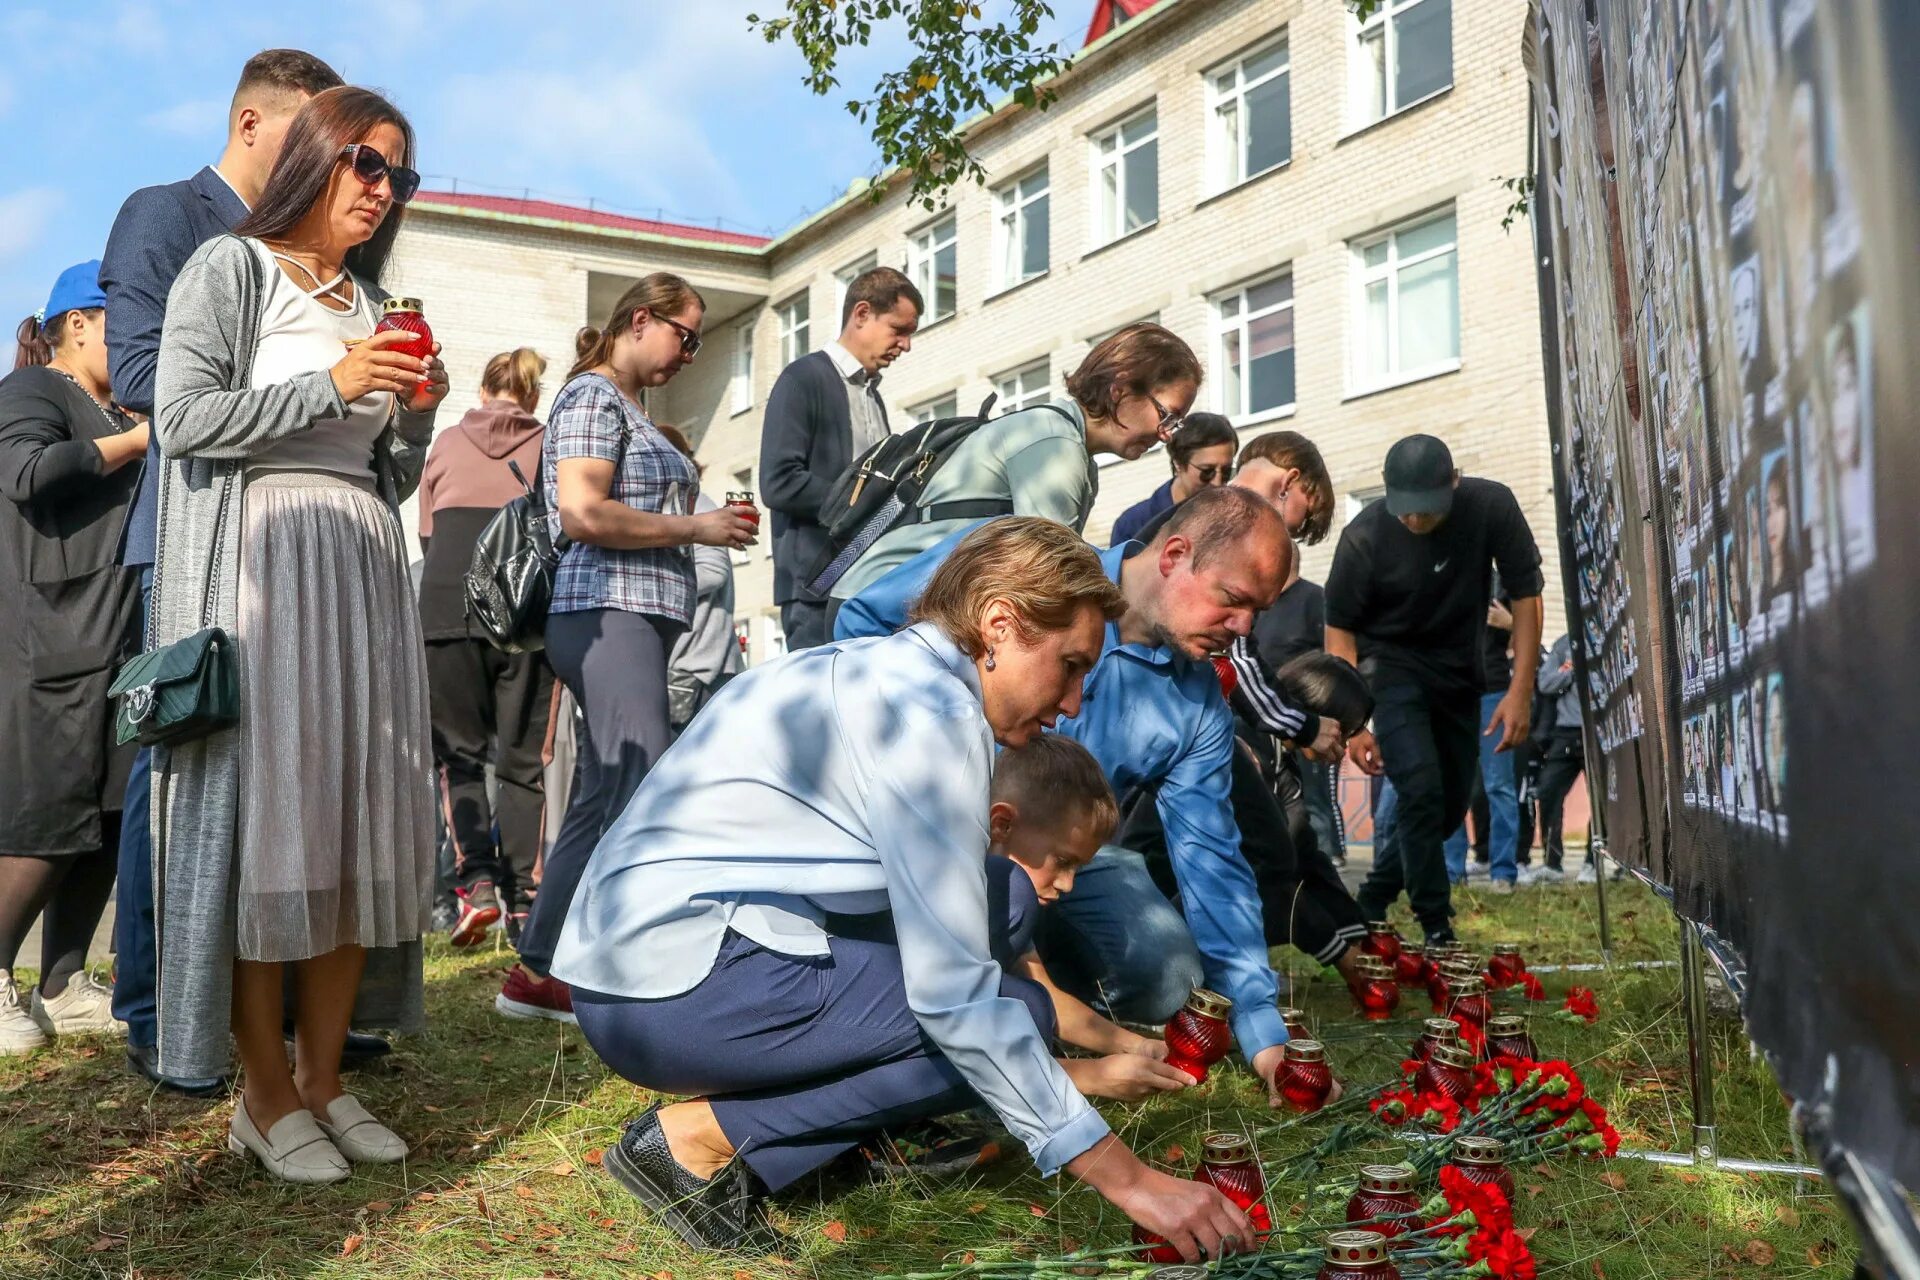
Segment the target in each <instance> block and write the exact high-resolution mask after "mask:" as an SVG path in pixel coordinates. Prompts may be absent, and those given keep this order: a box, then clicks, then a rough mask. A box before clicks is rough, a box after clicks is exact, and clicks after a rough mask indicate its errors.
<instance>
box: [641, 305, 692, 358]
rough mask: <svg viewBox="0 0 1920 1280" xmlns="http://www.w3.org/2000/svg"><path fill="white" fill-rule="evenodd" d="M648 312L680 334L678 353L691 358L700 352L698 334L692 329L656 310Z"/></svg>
mask: <svg viewBox="0 0 1920 1280" xmlns="http://www.w3.org/2000/svg"><path fill="white" fill-rule="evenodd" d="M649 314H650V315H652V316H653V318H654V319H655V320H658V321H659V322H660V323H662V324H670V325H672V326H673V327H674V329H675V330H676V331H677V332H678V333H679V334H680V354H681V355H683V356H685V357H686V358H687V359H689V360H691V359H693V358H694V357H695V356H697V355H699V354H700V335H699V334H698V333H696V332H694V331H693V330H692V329H689V328H687V326H685V325H683V324H681V323H680V322H679V321H678V320H673V319H669V318H668V317H666V316H663V315H660V314H659V313H658V312H649Z"/></svg>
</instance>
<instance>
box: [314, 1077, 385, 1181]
mask: <svg viewBox="0 0 1920 1280" xmlns="http://www.w3.org/2000/svg"><path fill="white" fill-rule="evenodd" d="M314 1119H315V1121H316V1123H318V1124H319V1126H320V1132H322V1133H324V1134H326V1135H327V1137H328V1138H330V1139H332V1140H333V1145H334V1146H335V1147H336V1148H338V1149H339V1152H340V1154H341V1155H343V1156H345V1157H346V1158H347V1159H349V1160H353V1161H356V1162H358V1163H360V1164H397V1163H398V1162H400V1161H402V1160H405V1159H406V1158H407V1144H406V1143H405V1142H403V1141H401V1138H400V1135H399V1134H397V1133H395V1132H394V1131H393V1130H391V1129H389V1128H387V1126H385V1125H383V1124H381V1123H380V1122H379V1121H378V1120H375V1119H374V1118H373V1117H372V1116H371V1115H369V1114H368V1113H367V1109H366V1108H365V1107H363V1106H361V1105H360V1099H358V1098H356V1097H354V1096H353V1095H352V1094H350V1093H343V1094H341V1095H340V1096H339V1097H337V1098H335V1099H334V1100H333V1101H332V1102H329V1103H328V1104H327V1114H326V1118H325V1119H320V1118H319V1117H318V1116H316V1117H314Z"/></svg>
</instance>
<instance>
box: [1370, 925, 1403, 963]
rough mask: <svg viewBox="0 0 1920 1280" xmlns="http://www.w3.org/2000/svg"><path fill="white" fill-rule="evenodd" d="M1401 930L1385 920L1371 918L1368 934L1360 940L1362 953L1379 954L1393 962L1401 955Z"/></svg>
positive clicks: (1388, 961) (1383, 958) (1387, 960)
mask: <svg viewBox="0 0 1920 1280" xmlns="http://www.w3.org/2000/svg"><path fill="white" fill-rule="evenodd" d="M1401 946H1402V943H1401V940H1400V931H1399V930H1398V929H1396V928H1394V927H1393V926H1392V925H1390V924H1388V923H1387V922H1386V921H1384V920H1369V921H1368V922H1367V936H1366V937H1365V938H1364V939H1362V940H1361V942H1360V950H1361V952H1362V953H1364V954H1366V955H1370V956H1379V957H1380V958H1381V959H1382V960H1385V961H1386V962H1387V963H1389V964H1391V963H1393V961H1394V960H1395V959H1397V958H1398V957H1399V955H1400V948H1401Z"/></svg>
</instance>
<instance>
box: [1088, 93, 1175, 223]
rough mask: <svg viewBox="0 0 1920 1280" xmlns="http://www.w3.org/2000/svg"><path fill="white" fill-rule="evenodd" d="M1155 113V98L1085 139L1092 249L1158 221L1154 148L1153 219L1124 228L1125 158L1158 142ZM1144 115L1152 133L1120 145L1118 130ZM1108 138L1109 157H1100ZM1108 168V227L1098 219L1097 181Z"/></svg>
mask: <svg viewBox="0 0 1920 1280" xmlns="http://www.w3.org/2000/svg"><path fill="white" fill-rule="evenodd" d="M1159 111H1160V103H1159V101H1158V100H1157V99H1156V100H1155V101H1153V102H1149V103H1147V104H1146V105H1144V106H1142V107H1141V108H1140V109H1139V110H1138V111H1131V112H1128V113H1127V114H1126V115H1125V116H1124V117H1122V118H1121V119H1119V120H1116V121H1114V122H1113V123H1112V124H1110V125H1108V126H1107V127H1106V128H1104V129H1100V130H1098V131H1096V132H1095V133H1094V134H1093V135H1092V136H1090V137H1089V138H1088V139H1087V156H1088V162H1089V163H1088V168H1089V171H1090V172H1091V175H1092V179H1093V180H1092V181H1091V182H1089V183H1088V184H1087V200H1088V208H1087V225H1088V226H1089V227H1091V228H1092V229H1093V245H1092V247H1093V248H1095V249H1098V248H1101V247H1102V246H1104V245H1109V244H1112V243H1113V242H1114V241H1116V240H1124V239H1126V238H1127V237H1128V236H1130V235H1137V234H1138V233H1140V232H1142V231H1145V230H1146V229H1147V228H1148V227H1151V226H1154V225H1156V224H1158V223H1159V221H1160V212H1159V211H1160V201H1159V196H1158V191H1159V186H1160V160H1159V149H1158V148H1157V147H1156V148H1155V151H1154V166H1153V167H1154V174H1153V184H1154V189H1155V198H1154V216H1153V218H1152V220H1151V221H1148V222H1143V223H1141V224H1140V225H1139V226H1137V227H1134V228H1132V229H1128V227H1127V157H1128V156H1130V155H1132V154H1133V153H1134V152H1136V151H1138V150H1139V149H1140V148H1142V147H1144V146H1146V145H1147V144H1148V143H1149V142H1155V143H1157V142H1158V141H1159V140H1160V118H1159ZM1144 116H1153V117H1154V121H1153V132H1152V133H1150V134H1148V135H1147V136H1146V137H1144V138H1137V139H1135V140H1134V141H1133V142H1131V143H1124V142H1122V141H1121V138H1120V133H1121V130H1123V129H1125V128H1126V127H1127V126H1128V125H1130V124H1134V123H1136V122H1138V121H1139V120H1140V119H1141V118H1142V117H1144ZM1108 138H1111V139H1113V144H1114V149H1113V154H1112V155H1105V156H1103V155H1101V154H1100V146H1101V144H1102V143H1103V142H1105V141H1106V140H1107V139H1108ZM1109 167H1111V168H1113V169H1114V170H1115V173H1114V195H1115V199H1114V206H1113V212H1114V218H1113V225H1111V226H1109V225H1103V224H1102V223H1101V220H1100V179H1101V174H1102V172H1103V171H1104V170H1106V169H1107V168H1109Z"/></svg>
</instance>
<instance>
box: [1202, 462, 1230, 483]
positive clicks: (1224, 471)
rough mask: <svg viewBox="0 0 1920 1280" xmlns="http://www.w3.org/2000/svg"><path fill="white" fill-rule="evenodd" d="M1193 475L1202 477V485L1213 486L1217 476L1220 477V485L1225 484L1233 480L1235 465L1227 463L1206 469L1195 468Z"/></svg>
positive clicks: (1206, 467)
mask: <svg viewBox="0 0 1920 1280" xmlns="http://www.w3.org/2000/svg"><path fill="white" fill-rule="evenodd" d="M1193 474H1195V475H1197V476H1199V477H1200V483H1201V484H1212V483H1213V478H1214V477H1215V476H1219V477H1220V483H1221V484H1225V483H1226V482H1227V481H1229V480H1231V479H1233V464H1232V463H1231V462H1227V463H1220V464H1216V465H1211V466H1205V467H1195V468H1194V469H1193Z"/></svg>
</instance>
